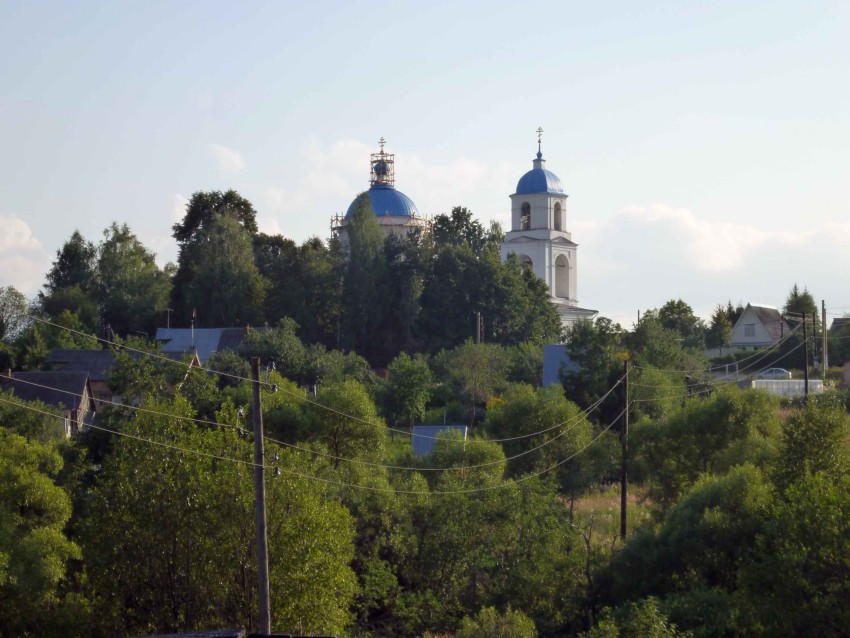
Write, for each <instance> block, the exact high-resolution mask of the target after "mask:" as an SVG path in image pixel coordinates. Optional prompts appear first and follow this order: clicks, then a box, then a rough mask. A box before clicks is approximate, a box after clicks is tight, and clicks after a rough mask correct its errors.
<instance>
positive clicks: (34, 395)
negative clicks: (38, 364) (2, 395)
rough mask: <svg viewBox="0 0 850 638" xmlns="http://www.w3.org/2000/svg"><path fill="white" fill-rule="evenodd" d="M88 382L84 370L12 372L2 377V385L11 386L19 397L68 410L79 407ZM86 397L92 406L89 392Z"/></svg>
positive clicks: (4, 386)
mask: <svg viewBox="0 0 850 638" xmlns="http://www.w3.org/2000/svg"><path fill="white" fill-rule="evenodd" d="M88 383H89V375H88V374H87V373H85V372H57V371H49V372H13V373H12V377H11V378H8V377H3V378H2V387H3V388H12V389H13V390H14V391H15V396H16V397H18V398H19V399H23V400H24V401H41V402H42V403H45V404H47V405H53V406H56V407H59V406H65V408H66V409H69V410H78V409H79V408H80V403H81V402H82V395H83V394H85V390H86V389H87V386H88ZM88 397H89V402H90V406H89V407H94V406H93V399H92V396H91V392H89V393H88Z"/></svg>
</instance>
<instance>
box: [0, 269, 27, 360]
mask: <svg viewBox="0 0 850 638" xmlns="http://www.w3.org/2000/svg"><path fill="white" fill-rule="evenodd" d="M27 314H28V311H27V298H26V297H24V295H23V294H22V293H20V292H18V291H17V290H16V289H15V288H14V286H5V287H0V341H2V342H3V344H6V345H11V344H12V343H14V342H15V341H16V340H17V339H18V337H20V336H21V334H22V333H23V332H24V331H25V330H26V329H27V327H28V326H29V324H30V323H31V320H30V319H29V317H28V316H27ZM7 367H9V366H7Z"/></svg>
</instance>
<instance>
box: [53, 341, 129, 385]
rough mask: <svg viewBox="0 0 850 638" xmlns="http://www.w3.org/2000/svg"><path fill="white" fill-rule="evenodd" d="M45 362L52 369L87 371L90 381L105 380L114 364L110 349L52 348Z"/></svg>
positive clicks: (113, 356) (113, 355)
mask: <svg viewBox="0 0 850 638" xmlns="http://www.w3.org/2000/svg"><path fill="white" fill-rule="evenodd" d="M47 363H49V364H50V367H51V368H52V369H53V370H54V371H61V372H87V373H88V375H89V380H90V381H106V379H107V378H109V373H110V372H111V371H112V368H113V367H114V366H115V353H114V352H112V350H100V349H98V350H68V349H65V348H54V349H53V350H51V351H50V354H48V355H47Z"/></svg>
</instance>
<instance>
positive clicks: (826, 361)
mask: <svg viewBox="0 0 850 638" xmlns="http://www.w3.org/2000/svg"><path fill="white" fill-rule="evenodd" d="M820 312H821V332H823V380H824V381H826V369H827V368H828V367H829V352H828V350H827V345H828V344H829V340H828V339H827V338H826V302H825V301H824V300H823V299H821V300H820Z"/></svg>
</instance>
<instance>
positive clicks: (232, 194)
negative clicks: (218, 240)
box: [172, 189, 257, 248]
mask: <svg viewBox="0 0 850 638" xmlns="http://www.w3.org/2000/svg"><path fill="white" fill-rule="evenodd" d="M222 218H228V219H232V220H234V221H236V222H237V223H238V224H239V225H240V226H242V228H244V229H245V230H246V231H247V232H248V233H250V234H252V235H255V234H256V233H257V212H256V211H255V210H254V206H253V205H252V204H251V202H249V201H248V200H247V199H245V198H244V197H242V196H241V195H240V194H239V193H237V192H236V191H235V190H233V189H231V190H229V191H227V192H225V193H222V192H221V191H208V192H203V191H198V192H196V193H193V194H192V197H191V198H190V199H189V203H188V204H187V205H186V215H185V216H184V217H183V220H182V221H180V222H178V223H176V224H174V226H172V230H173V231H174V232H173V237H174V239H176V240H177V243H178V244H180V246H181V248H183V247H184V246H187V245H189V244H192V243H196V242H199V241H201V242H202V241H203V239H202V236H203V235H204V234H205V232H206V231H207V230H208V229H209V228H210V227H211V226H212V225H213V224H214V223H215V222H216V221H217V220H219V219H222Z"/></svg>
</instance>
